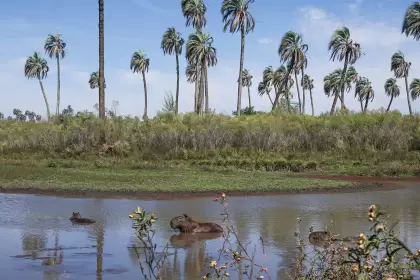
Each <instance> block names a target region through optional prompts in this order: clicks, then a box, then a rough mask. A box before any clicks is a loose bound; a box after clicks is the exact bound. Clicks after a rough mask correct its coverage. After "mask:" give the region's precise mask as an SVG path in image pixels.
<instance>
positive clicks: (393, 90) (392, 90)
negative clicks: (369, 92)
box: [384, 78, 411, 112]
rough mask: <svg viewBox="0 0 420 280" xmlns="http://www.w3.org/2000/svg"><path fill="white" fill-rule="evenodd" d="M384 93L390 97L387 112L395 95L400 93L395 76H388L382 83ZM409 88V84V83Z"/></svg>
mask: <svg viewBox="0 0 420 280" xmlns="http://www.w3.org/2000/svg"><path fill="white" fill-rule="evenodd" d="M384 89H385V93H386V95H388V96H389V97H391V100H389V105H388V108H387V109H386V111H387V112H389V108H391V103H392V101H393V100H394V98H395V97H398V96H399V95H400V87H399V86H398V84H397V79H395V78H389V79H388V80H386V81H385V85H384ZM410 89H411V85H410Z"/></svg>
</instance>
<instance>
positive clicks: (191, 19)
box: [181, 0, 207, 114]
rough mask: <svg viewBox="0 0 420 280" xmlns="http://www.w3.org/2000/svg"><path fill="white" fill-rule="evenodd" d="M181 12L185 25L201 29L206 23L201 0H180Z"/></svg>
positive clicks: (197, 88) (198, 83) (195, 63)
mask: <svg viewBox="0 0 420 280" xmlns="http://www.w3.org/2000/svg"><path fill="white" fill-rule="evenodd" d="M181 9H182V14H183V15H184V17H185V19H186V23H185V26H190V25H191V26H192V27H193V28H195V30H196V31H197V32H198V31H201V30H202V29H203V28H204V27H205V26H206V24H207V20H206V11H207V7H206V5H205V4H204V2H203V0H182V1H181ZM198 63H199V62H198V61H195V62H194V63H193V65H195V66H196V71H195V72H196V77H197V79H195V93H194V111H195V112H196V113H197V114H198V113H199V112H198V99H199V95H200V92H199V91H200V81H201V79H200V65H199V64H198Z"/></svg>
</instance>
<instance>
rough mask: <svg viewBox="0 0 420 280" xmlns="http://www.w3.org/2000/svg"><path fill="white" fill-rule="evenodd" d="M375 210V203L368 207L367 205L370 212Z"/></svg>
mask: <svg viewBox="0 0 420 280" xmlns="http://www.w3.org/2000/svg"><path fill="white" fill-rule="evenodd" d="M375 211H376V205H375V204H372V205H371V206H370V207H369V212H370V213H372V212H375Z"/></svg>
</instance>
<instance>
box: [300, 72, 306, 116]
mask: <svg viewBox="0 0 420 280" xmlns="http://www.w3.org/2000/svg"><path fill="white" fill-rule="evenodd" d="M304 71H305V69H304V68H303V67H302V79H301V85H303V76H304V75H305V72H304ZM305 99H306V98H305V87H304V86H302V114H305Z"/></svg>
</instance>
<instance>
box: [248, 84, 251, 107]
mask: <svg viewBox="0 0 420 280" xmlns="http://www.w3.org/2000/svg"><path fill="white" fill-rule="evenodd" d="M248 104H249V105H248V106H249V109H251V90H250V89H249V87H248Z"/></svg>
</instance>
